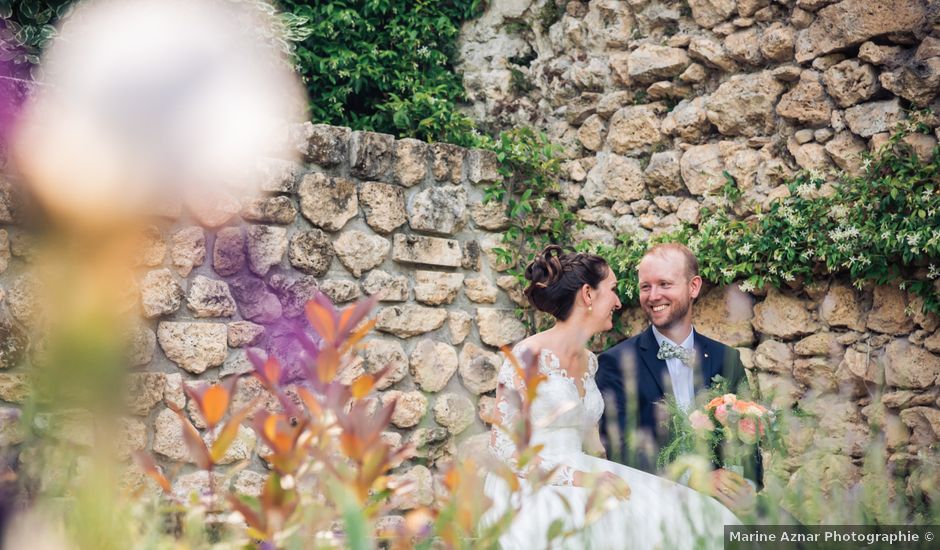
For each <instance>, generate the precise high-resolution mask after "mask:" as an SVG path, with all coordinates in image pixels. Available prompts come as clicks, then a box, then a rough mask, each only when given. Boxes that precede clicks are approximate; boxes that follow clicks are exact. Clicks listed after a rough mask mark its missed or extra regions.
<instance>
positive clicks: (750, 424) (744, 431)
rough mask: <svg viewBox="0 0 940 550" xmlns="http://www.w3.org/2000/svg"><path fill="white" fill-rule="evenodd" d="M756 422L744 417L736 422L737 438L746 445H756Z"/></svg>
mask: <svg viewBox="0 0 940 550" xmlns="http://www.w3.org/2000/svg"><path fill="white" fill-rule="evenodd" d="M757 426H758V424H757V421H756V420H754V419H753V418H748V417H744V418H742V419H741V420H738V437H739V438H740V439H741V441H743V442H745V443H747V444H753V443H757Z"/></svg>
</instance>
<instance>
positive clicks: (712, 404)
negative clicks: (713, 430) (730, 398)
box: [705, 397, 725, 409]
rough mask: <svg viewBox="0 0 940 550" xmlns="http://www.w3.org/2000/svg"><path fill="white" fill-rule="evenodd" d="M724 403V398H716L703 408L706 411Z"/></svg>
mask: <svg viewBox="0 0 940 550" xmlns="http://www.w3.org/2000/svg"><path fill="white" fill-rule="evenodd" d="M724 402H725V398H724V397H716V398H714V399H712V400H711V401H709V402H708V405H705V408H706V409H714V408H717V407H718V406H719V405H721V404H722V403H724Z"/></svg>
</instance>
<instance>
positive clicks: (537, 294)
mask: <svg viewBox="0 0 940 550" xmlns="http://www.w3.org/2000/svg"><path fill="white" fill-rule="evenodd" d="M609 269H610V268H609V267H608V266H607V261H606V260H604V258H601V257H600V256H595V255H594V254H584V253H576V252H568V253H565V252H564V250H562V248H561V247H560V246H558V245H554V244H553V245H549V246H548V247H546V248H545V250H543V251H542V252H541V253H540V254H539V255H538V256H537V257H536V258H535V260H533V261H532V263H530V264H529V265H528V266H527V267H526V268H525V278H526V280H527V281H529V286H527V287H526V289H525V295H526V298H528V299H529V303H530V304H532V307H534V308H535V309H537V310H539V311H544V312H545V313H549V314H551V315H552V316H554V317H555V318H556V319H558V320H559V321H564V320H565V319H567V318H568V317H569V316H570V315H571V308H572V307H573V306H574V299H575V296H577V294H578V291H579V290H581V287H582V286H583V285H585V284H587V285H591V288H597V286H598V285H599V284H600V283H601V281H603V280H604V278H605V277H607V273H608V271H609Z"/></svg>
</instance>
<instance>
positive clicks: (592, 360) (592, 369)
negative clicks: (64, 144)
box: [585, 350, 597, 376]
mask: <svg viewBox="0 0 940 550" xmlns="http://www.w3.org/2000/svg"><path fill="white" fill-rule="evenodd" d="M585 351H587V356H588V372H589V373H590V374H591V376H594V375H595V374H597V354H596V353H594V352H593V351H591V350H585Z"/></svg>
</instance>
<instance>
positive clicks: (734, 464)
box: [657, 376, 784, 469]
mask: <svg viewBox="0 0 940 550" xmlns="http://www.w3.org/2000/svg"><path fill="white" fill-rule="evenodd" d="M665 406H666V410H667V413H668V418H669V434H670V440H669V443H667V444H666V445H664V446H663V448H662V449H661V450H660V453H659V457H658V458H657V465H658V466H659V468H660V469H666V468H667V467H668V466H669V465H670V464H673V463H675V462H677V461H678V460H679V459H680V457H682V456H684V455H690V454H693V455H699V456H702V457H704V458H707V459H708V461H709V462H710V463H713V464H718V465H720V466H721V467H722V468H727V469H736V468H739V467H741V466H742V465H743V464H744V461H745V460H746V459H747V458H748V457H750V456H751V455H752V454H753V452H754V448H755V446H756V447H759V448H761V449H762V450H764V451H782V450H783V449H784V447H783V444H782V433H781V428H780V426H779V425H778V423H777V422H776V414H775V413H774V411H771V410H769V409H767V408H766V407H764V406H762V405H760V404H758V403H756V402H752V401H745V400H743V399H740V398H739V397H738V396H737V395H735V394H733V393H728V381H727V380H725V379H724V378H723V377H721V376H716V377H715V379H714V383H713V384H712V386H711V387H710V388H709V389H708V391H705V392H701V393H700V394H699V395H698V396H697V397H696V400H695V403H694V407H692V408H690V409H689V410H686V409H684V408H682V407H680V406H679V404H678V402H677V401H676V399H675V396H673V395H669V396H667V397H666V399H665Z"/></svg>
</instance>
